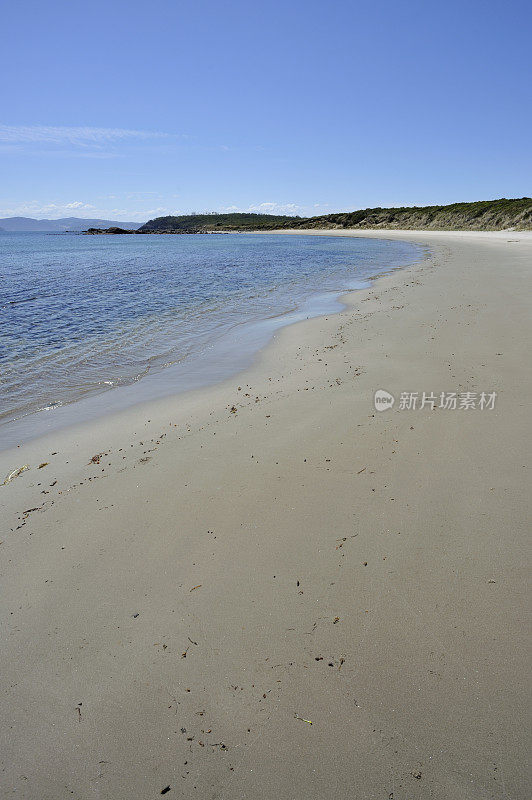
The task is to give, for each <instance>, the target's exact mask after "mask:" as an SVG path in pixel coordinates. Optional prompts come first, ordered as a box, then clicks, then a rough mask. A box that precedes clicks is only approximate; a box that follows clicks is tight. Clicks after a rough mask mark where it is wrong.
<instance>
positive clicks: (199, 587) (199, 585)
mask: <svg viewBox="0 0 532 800" xmlns="http://www.w3.org/2000/svg"><path fill="white" fill-rule="evenodd" d="M202 586H203V584H202V583H198V585H197V586H193V587H192V589H191V590H190V591H191V592H193V591H194V589H201V587H202Z"/></svg>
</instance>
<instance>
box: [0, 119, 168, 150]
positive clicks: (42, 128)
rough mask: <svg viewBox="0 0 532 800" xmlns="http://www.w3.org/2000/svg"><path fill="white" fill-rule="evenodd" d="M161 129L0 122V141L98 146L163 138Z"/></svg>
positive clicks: (164, 136)
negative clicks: (144, 129)
mask: <svg viewBox="0 0 532 800" xmlns="http://www.w3.org/2000/svg"><path fill="white" fill-rule="evenodd" d="M168 137H169V134H167V133H161V132H160V131H137V130H129V129H127V128H91V127H85V126H83V127H68V126H61V127H60V126H52V125H3V124H0V142H6V143H9V144H43V143H46V144H55V145H58V144H59V145H64V144H71V145H77V146H79V147H101V146H102V145H104V144H112V143H116V142H124V141H128V140H130V141H132V140H139V139H142V140H145V139H165V138H168Z"/></svg>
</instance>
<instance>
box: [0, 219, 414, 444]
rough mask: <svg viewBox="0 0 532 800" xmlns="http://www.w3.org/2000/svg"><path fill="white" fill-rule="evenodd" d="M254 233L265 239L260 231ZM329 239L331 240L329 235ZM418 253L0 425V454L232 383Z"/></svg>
mask: <svg viewBox="0 0 532 800" xmlns="http://www.w3.org/2000/svg"><path fill="white" fill-rule="evenodd" d="M280 232H281V231H280ZM256 233H257V234H258V235H263V236H264V235H266V234H263V233H262V232H261V231H257V232H256ZM293 233H294V234H295V235H296V236H304V233H303V234H302V233H301V232H300V231H294V232H293ZM311 235H312V234H311ZM329 235H330V236H333V237H334V233H333V232H331V233H330V234H329ZM336 238H345V237H336ZM357 238H362V237H357ZM377 238H379V239H380V238H383V239H385V238H386V237H377ZM388 241H390V240H388ZM420 247H422V248H423V252H421V251H420V252H419V258H418V259H417V260H416V261H413V262H410V263H405V264H402V265H399V266H391V267H390V268H389V269H384V267H383V271H382V272H379V273H378V274H375V275H372V276H369V277H361V276H357V273H356V271H355V272H354V273H353V275H352V276H351V283H352V284H353V285H352V287H350V288H347V289H342V290H341V291H338V290H336V291H333V290H327V291H325V290H322V291H321V292H318V291H317V290H314V291H312V292H311V293H309V294H308V295H307V296H306V297H304V298H298V300H297V301H294V303H295V304H294V307H293V308H290V309H284V310H283V309H278V310H276V311H275V312H273V313H271V314H270V315H269V316H258V317H256V318H255V319H249V320H247V319H242V320H241V321H240V322H234V323H233V324H232V325H231V326H230V327H227V328H226V329H225V330H224V331H223V332H222V334H221V336H220V337H218V338H217V339H213V340H209V341H208V342H207V343H205V342H204V343H203V345H202V347H201V348H200V349H199V350H197V351H196V352H195V353H193V354H191V355H188V356H186V357H185V358H184V359H180V358H178V359H176V360H175V361H174V362H173V363H170V364H168V365H166V366H163V367H159V368H157V367H154V368H153V369H150V370H149V372H147V373H146V374H144V375H142V376H141V377H140V379H139V380H131V381H130V382H124V383H122V384H118V385H116V386H112V385H110V383H109V382H107V381H102V383H101V385H100V386H99V387H98V388H96V387H94V386H93V387H92V389H89V388H88V387H87V388H86V391H84V392H83V394H80V396H79V397H78V398H77V399H75V400H67V401H66V402H62V401H59V402H55V403H50V404H45V405H44V406H43V407H42V408H36V409H34V410H32V411H27V412H26V413H22V414H20V415H18V416H14V417H12V418H11V419H7V418H6V419H3V420H0V453H1V452H4V451H6V450H10V449H12V448H13V447H16V446H18V445H22V444H26V443H28V442H30V441H32V440H35V439H39V438H42V437H43V436H47V435H48V434H51V433H52V434H53V433H57V432H58V431H60V430H66V429H69V428H73V427H76V426H78V425H79V424H80V423H90V422H92V423H94V424H98V420H99V419H101V418H104V417H106V416H108V415H110V414H120V413H122V412H124V411H126V410H127V409H130V408H133V407H138V409H141V407H143V406H146V405H147V407H148V408H149V404H150V403H151V402H153V401H157V400H162V399H167V398H174V397H177V396H178V395H182V394H185V393H187V392H190V391H195V390H201V389H207V388H209V387H212V386H215V385H216V384H217V383H220V382H222V381H224V380H226V379H230V378H231V377H232V376H233V377H236V376H238V375H240V374H241V373H243V372H244V371H245V370H246V369H249V368H251V367H252V366H253V364H254V363H255V361H256V359H257V358H258V357H259V354H260V351H261V350H262V349H263V348H264V347H266V346H267V345H268V344H269V342H270V341H271V339H272V338H273V337H274V336H275V335H276V334H277V333H278V331H279V330H281V329H282V328H284V327H285V326H287V325H293V324H297V323H298V322H300V321H302V320H307V319H312V318H315V317H320V316H325V315H326V314H329V315H331V314H333V313H337V312H338V311H339V310H341V309H342V308H343V304H342V302H341V298H342V297H344V296H348V295H350V294H351V293H352V292H357V291H360V290H361V289H364V288H367V287H368V286H370V285H371V282H372V281H373V280H374V279H375V278H377V277H379V276H381V275H384V274H387V273H388V272H391V271H393V270H394V269H404V268H408V267H409V266H411V265H412V264H415V263H420V262H421V261H423V260H424V259H425V258H427V254H428V250H427V248H426V247H425V246H424V245H420ZM346 281H347V276H346ZM357 284H358V285H357ZM104 383H108V386H104V385H103V384H104ZM80 391H81V387H80Z"/></svg>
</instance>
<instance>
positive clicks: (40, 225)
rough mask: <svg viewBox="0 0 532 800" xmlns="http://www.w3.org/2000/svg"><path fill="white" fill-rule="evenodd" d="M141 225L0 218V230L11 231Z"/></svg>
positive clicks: (74, 219) (76, 219)
mask: <svg viewBox="0 0 532 800" xmlns="http://www.w3.org/2000/svg"><path fill="white" fill-rule="evenodd" d="M141 225H142V223H141V222H116V221H113V220H110V219H80V218H79V217H64V218H63V219H32V218H31V217H6V218H5V219H0V230H1V231H9V232H11V233H15V232H21V233H22V232H25V231H34V232H42V233H64V232H65V231H85V230H87V228H111V227H114V226H120V227H122V228H128V229H129V230H136V229H137V228H140V226H141Z"/></svg>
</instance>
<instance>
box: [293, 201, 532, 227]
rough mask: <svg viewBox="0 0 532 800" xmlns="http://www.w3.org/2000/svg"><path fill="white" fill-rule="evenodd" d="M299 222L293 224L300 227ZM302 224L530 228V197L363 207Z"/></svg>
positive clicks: (531, 222) (531, 221)
mask: <svg viewBox="0 0 532 800" xmlns="http://www.w3.org/2000/svg"><path fill="white" fill-rule="evenodd" d="M300 226H301V224H298V225H296V227H300ZM303 226H304V227H305V228H309V227H311V228H320V227H326V228H331V227H332V228H399V229H400V228H403V229H424V230H477V231H487V230H504V229H506V228H515V229H518V230H526V229H531V228H532V198H530V197H523V198H521V199H519V200H506V199H505V198H503V199H501V200H482V201H479V202H477V203H452V204H451V205H448V206H424V207H421V208H419V207H416V206H414V207H410V208H409V207H402V208H366V209H363V210H361V211H351V212H347V213H339V214H327V215H325V216H321V217H313V218H312V219H309V220H305V222H304V225H303Z"/></svg>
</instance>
